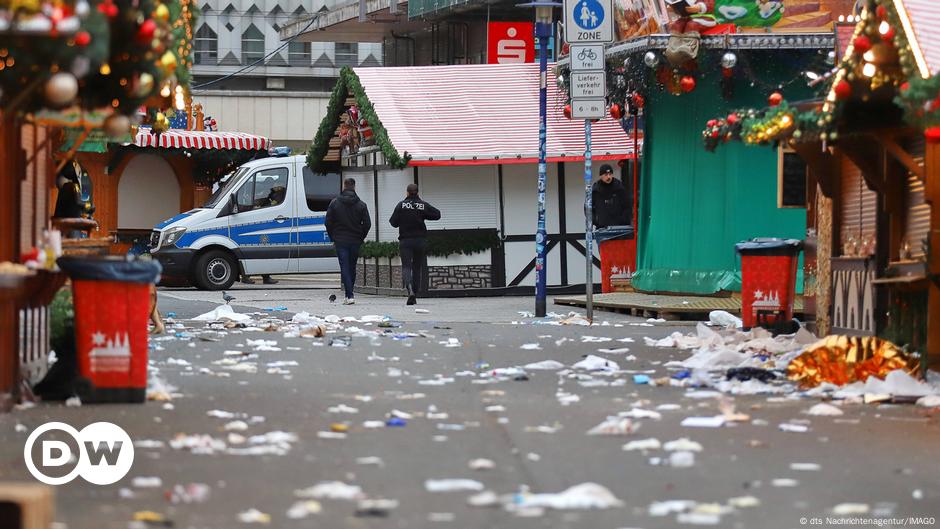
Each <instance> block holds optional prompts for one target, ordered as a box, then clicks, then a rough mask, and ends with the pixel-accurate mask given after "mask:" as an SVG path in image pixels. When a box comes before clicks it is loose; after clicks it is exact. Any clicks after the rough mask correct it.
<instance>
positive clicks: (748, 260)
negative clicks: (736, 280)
mask: <svg viewBox="0 0 940 529" xmlns="http://www.w3.org/2000/svg"><path fill="white" fill-rule="evenodd" d="M802 248H803V242H802V241H798V240H796V239H770V238H765V239H751V240H749V241H743V242H739V243H738V244H736V245H735V250H737V252H738V253H739V254H741V320H742V321H743V322H744V327H745V328H750V327H764V328H767V329H769V328H773V327H779V326H782V325H788V324H789V322H790V320H792V319H793V300H794V298H795V297H796V264H797V262H798V260H799V259H798V258H799V256H800V250H801V249H802Z"/></svg>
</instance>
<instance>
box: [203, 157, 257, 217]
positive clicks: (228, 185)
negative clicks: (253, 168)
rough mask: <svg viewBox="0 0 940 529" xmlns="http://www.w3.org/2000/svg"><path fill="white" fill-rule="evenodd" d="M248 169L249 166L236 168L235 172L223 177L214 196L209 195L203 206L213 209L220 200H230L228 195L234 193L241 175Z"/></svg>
mask: <svg viewBox="0 0 940 529" xmlns="http://www.w3.org/2000/svg"><path fill="white" fill-rule="evenodd" d="M247 171H248V168H247V167H239V168H238V169H236V170H235V172H234V173H229V174H228V175H226V176H223V177H222V180H220V181H219V183H218V184H217V185H218V186H219V187H218V189H216V190H215V192H214V193H212V196H211V197H209V200H207V201H206V203H205V204H203V206H202V207H203V208H206V209H211V208H214V207H216V206H218V205H219V202H222V201H224V200H228V196H229V195H230V194H232V191H233V190H234V189H235V184H236V183H237V182H238V181H239V180H241V176H242V175H243V174H245V172H247Z"/></svg>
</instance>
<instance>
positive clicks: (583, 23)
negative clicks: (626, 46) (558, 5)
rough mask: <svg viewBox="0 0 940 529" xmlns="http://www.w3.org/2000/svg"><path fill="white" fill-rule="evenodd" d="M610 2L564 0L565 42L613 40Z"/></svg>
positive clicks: (604, 0)
mask: <svg viewBox="0 0 940 529" xmlns="http://www.w3.org/2000/svg"><path fill="white" fill-rule="evenodd" d="M611 4H612V1H611V0H566V1H565V40H567V41H568V42H569V43H571V44H574V43H581V42H585V43H586V42H611V41H612V40H613V24H612V16H611V15H612V13H613V10H612V5H611Z"/></svg>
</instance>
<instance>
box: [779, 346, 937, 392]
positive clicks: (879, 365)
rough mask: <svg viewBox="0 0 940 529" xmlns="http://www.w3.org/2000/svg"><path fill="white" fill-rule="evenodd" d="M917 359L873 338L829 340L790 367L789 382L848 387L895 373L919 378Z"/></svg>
mask: <svg viewBox="0 0 940 529" xmlns="http://www.w3.org/2000/svg"><path fill="white" fill-rule="evenodd" d="M919 368H920V363H919V362H918V360H917V358H916V357H914V356H913V355H911V354H909V353H905V352H904V351H902V350H901V348H899V347H898V346H896V345H894V344H893V343H891V342H889V341H887V340H882V339H881V338H876V337H873V336H863V337H858V336H827V337H826V338H824V339H822V340H820V341H819V342H816V343H815V344H813V345H811V346H809V347H807V348H806V351H805V352H803V354H801V355H800V356H798V357H796V358H794V359H793V361H792V362H790V364H789V365H788V366H787V378H789V379H790V380H794V381H797V382H799V384H800V387H801V388H804V389H805V388H814V387H816V386H818V385H820V384H822V383H823V382H829V383H832V384H835V385H837V386H844V385H846V384H851V383H852V382H864V381H865V380H867V379H868V377H870V376H876V377H878V378H884V377H885V375H887V374H888V373H890V372H891V371H894V370H895V369H904V370H906V371H907V372H908V373H910V374H911V375H916V374H917V372H918V370H919Z"/></svg>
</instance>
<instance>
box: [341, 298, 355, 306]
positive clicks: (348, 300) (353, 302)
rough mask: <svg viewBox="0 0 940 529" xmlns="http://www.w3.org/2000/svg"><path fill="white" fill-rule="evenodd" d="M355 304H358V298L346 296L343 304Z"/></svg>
mask: <svg viewBox="0 0 940 529" xmlns="http://www.w3.org/2000/svg"><path fill="white" fill-rule="evenodd" d="M355 304H356V298H346V299H345V300H343V305H355Z"/></svg>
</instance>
